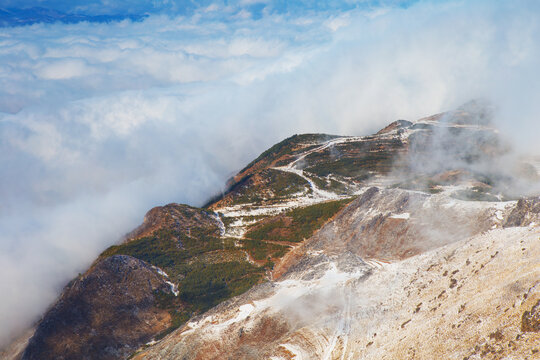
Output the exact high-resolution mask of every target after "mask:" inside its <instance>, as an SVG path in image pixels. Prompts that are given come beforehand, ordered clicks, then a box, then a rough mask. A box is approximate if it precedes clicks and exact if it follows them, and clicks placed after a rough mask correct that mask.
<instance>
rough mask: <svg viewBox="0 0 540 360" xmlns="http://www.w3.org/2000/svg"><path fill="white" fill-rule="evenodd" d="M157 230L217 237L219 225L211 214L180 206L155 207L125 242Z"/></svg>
mask: <svg viewBox="0 0 540 360" xmlns="http://www.w3.org/2000/svg"><path fill="white" fill-rule="evenodd" d="M159 229H168V230H174V231H178V232H184V233H189V232H190V229H197V231H198V232H204V233H205V234H206V235H216V236H219V234H220V229H219V224H218V222H216V219H215V217H214V216H212V213H211V212H208V211H205V210H202V209H198V208H194V207H191V206H188V205H182V204H168V205H165V206H157V207H155V208H153V209H151V210H150V211H148V212H147V213H146V215H145V216H144V221H143V223H142V225H141V226H139V227H138V228H137V229H135V230H133V231H132V232H131V233H129V234H128V235H127V236H126V238H127V239H126V240H127V241H130V240H133V239H137V238H141V237H144V236H150V235H151V234H152V233H153V232H154V231H156V230H159Z"/></svg>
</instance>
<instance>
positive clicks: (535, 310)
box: [521, 300, 540, 332]
mask: <svg viewBox="0 0 540 360" xmlns="http://www.w3.org/2000/svg"><path fill="white" fill-rule="evenodd" d="M521 331H523V332H529V331H533V332H540V300H538V302H537V303H536V305H534V306H533V307H532V309H531V310H530V311H525V312H524V313H523V317H522V318H521Z"/></svg>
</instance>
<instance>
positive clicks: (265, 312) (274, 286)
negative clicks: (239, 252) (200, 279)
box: [136, 198, 540, 359]
mask: <svg viewBox="0 0 540 360" xmlns="http://www.w3.org/2000/svg"><path fill="white" fill-rule="evenodd" d="M359 199H361V198H359ZM380 201H381V203H380V204H379V205H382V207H383V208H384V211H387V210H389V209H388V207H389V206H391V205H389V204H388V202H387V201H386V199H384V198H381V200H380ZM362 205H363V202H362V201H357V202H356V204H355V203H353V204H351V205H349V208H347V209H346V210H345V211H344V212H342V213H341V214H340V217H342V218H343V217H348V215H347V214H346V213H347V212H351V213H352V214H353V215H351V217H354V213H355V212H358V211H361V208H362ZM446 205H448V207H449V208H450V209H451V210H452V212H454V214H455V216H456V217H459V216H458V215H456V214H462V215H463V218H462V219H461V220H462V222H461V223H460V222H459V221H456V220H459V219H452V224H453V225H454V226H462V224H464V223H467V222H469V221H470V218H471V217H472V216H473V214H472V211H476V212H477V214H479V215H482V214H485V213H489V212H493V213H494V218H493V219H492V223H493V224H490V223H489V222H487V223H486V224H485V226H486V227H487V229H485V228H484V229H482V228H481V227H479V228H478V229H477V230H476V231H475V232H474V233H472V234H471V235H470V236H464V237H462V238H461V239H459V240H456V239H457V238H456V237H449V238H447V239H444V241H446V242H447V243H448V242H450V243H449V244H447V245H444V246H440V247H437V248H434V249H431V250H427V251H422V252H420V253H419V254H417V255H412V256H410V257H407V258H406V259H404V260H399V259H396V258H394V259H392V260H389V259H388V258H385V259H384V260H382V259H380V258H378V257H377V254H376V253H372V254H371V255H372V256H371V257H370V258H369V259H367V258H365V257H362V256H361V255H362V253H363V249H362V247H361V246H356V247H355V246H352V247H349V248H347V247H346V246H343V243H344V241H343V239H344V238H345V239H349V242H348V243H347V244H348V245H352V244H354V243H355V242H362V241H363V240H364V239H365V238H364V237H359V238H357V239H354V235H352V238H351V236H348V235H347V234H343V233H341V231H340V230H339V229H341V228H342V226H343V225H342V223H341V222H342V221H345V219H339V218H338V219H336V220H335V221H334V222H332V223H329V224H327V225H326V226H325V227H324V228H323V229H322V230H321V231H319V233H318V234H317V235H316V236H314V237H313V238H312V239H310V240H309V241H308V242H306V243H305V244H304V245H303V246H302V248H303V249H302V256H296V257H295V259H296V261H295V262H293V264H291V265H290V268H289V270H288V271H287V272H286V273H285V274H284V275H283V276H282V278H281V279H280V280H279V281H276V282H273V283H267V284H263V285H261V286H259V287H258V288H255V289H252V290H251V291H249V292H248V293H246V294H244V295H242V296H240V297H239V298H236V299H234V300H233V301H231V302H230V303H228V304H224V305H222V306H220V307H218V308H215V309H213V310H212V311H210V312H209V313H208V314H205V316H202V317H201V318H199V319H196V320H193V321H191V322H190V323H188V324H187V325H186V326H185V327H184V328H182V329H179V330H177V331H176V332H175V333H173V334H172V335H170V336H169V337H167V338H166V339H164V340H163V341H162V342H161V343H159V344H157V345H155V346H154V347H152V348H151V349H149V350H147V351H146V352H143V353H141V354H139V355H138V356H137V357H136V358H137V359H177V358H183V359H224V358H230V359H258V358H261V359H262V358H270V359H465V358H466V359H503V358H506V359H534V358H538V355H537V354H536V352H537V351H539V350H540V333H539V332H538V330H534V329H535V326H538V317H539V316H540V314H539V313H538V312H539V309H538V308H539V307H540V306H537V307H536V308H534V306H535V305H536V304H537V303H538V301H540V229H538V227H536V225H534V224H533V226H527V227H508V228H503V227H502V225H500V224H501V222H504V220H505V218H506V217H507V216H508V215H507V214H509V213H511V212H512V209H511V208H508V209H506V210H503V214H504V215H503V216H499V217H497V211H499V210H497V209H498V208H501V207H502V206H501V205H499V204H497V203H495V204H484V206H477V207H476V209H475V210H471V206H470V204H469V203H468V202H465V201H463V202H462V203H461V202H460V201H452V202H451V203H447V204H446ZM508 205H510V204H508ZM374 206H375V209H376V206H377V203H371V204H370V207H371V208H372V209H374ZM514 206H515V203H514ZM354 207H356V208H355V209H351V208H354ZM443 207H444V206H443ZM420 208H422V209H423V208H424V205H422V206H420ZM374 211H376V210H374ZM499 215H500V214H499ZM529 215H530V214H529ZM537 215H538V214H536V216H537ZM390 216H392V215H390ZM414 216H415V215H412V216H411V217H410V219H402V221H403V222H410V221H412V220H411V219H413V218H414ZM363 221H364V224H365V223H370V222H371V221H372V218H370V217H364V220H363ZM361 224H362V220H360V221H359V223H358V224H355V225H356V226H355V227H354V228H359V226H361ZM490 225H491V226H490ZM493 225H495V226H494V228H493V229H491V227H493ZM458 234H459V232H458ZM391 238H393V239H396V240H398V239H399V238H395V237H394V236H392V237H391ZM334 240H337V241H335V242H334ZM367 241H368V242H370V241H371V240H367ZM345 242H346V241H345ZM333 245H335V246H333ZM401 245H402V244H400V243H399V241H396V242H394V243H393V244H389V245H388V246H385V247H382V248H381V250H380V253H382V254H384V255H387V253H388V250H390V249H392V247H394V248H395V247H398V248H400V247H401ZM431 247H432V246H428V248H431ZM355 249H356V250H355ZM533 308H534V309H535V310H532V309H533ZM527 311H529V312H531V311H532V313H533V315H532V316H530V318H531V319H533V318H534V319H535V320H531V321H530V322H531V323H533V322H534V323H535V324H536V325H526V326H525V325H523V324H525V323H527V322H526V321H525V323H524V320H523V319H524V316H525V315H524V314H525V313H526V312H527ZM527 324H528V323H527Z"/></svg>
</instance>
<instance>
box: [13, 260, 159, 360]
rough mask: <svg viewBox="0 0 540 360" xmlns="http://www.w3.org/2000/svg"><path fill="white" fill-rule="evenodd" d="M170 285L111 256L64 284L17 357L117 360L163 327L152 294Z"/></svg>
mask: <svg viewBox="0 0 540 360" xmlns="http://www.w3.org/2000/svg"><path fill="white" fill-rule="evenodd" d="M169 291H170V287H169V285H168V284H166V283H165V282H164V280H163V278H162V277H161V276H160V275H159V274H157V272H156V271H155V269H153V268H152V267H151V266H149V265H148V264H146V263H145V262H143V261H141V260H138V259H135V258H132V257H130V256H123V255H117V256H111V257H109V258H107V259H104V260H102V261H100V262H99V263H97V264H96V265H94V266H93V267H92V268H91V269H90V270H89V271H88V272H87V273H86V274H85V275H83V276H82V277H80V278H78V279H76V280H74V281H73V282H72V283H71V284H70V285H68V286H67V288H66V290H65V291H64V293H63V295H62V297H61V298H60V299H59V300H58V302H57V303H56V304H55V305H54V306H53V307H52V308H51V309H50V310H49V311H48V312H47V313H46V314H45V315H44V317H43V319H42V320H41V322H40V323H39V325H38V327H37V330H36V332H35V334H34V336H33V337H32V338H31V339H30V342H29V345H28V347H27V348H26V350H25V352H24V355H23V359H28V360H30V359H35V360H43V359H65V360H68V359H73V360H75V359H77V360H78V359H118V358H122V357H125V356H127V355H129V354H130V353H132V352H133V351H135V350H136V349H137V348H138V347H139V346H140V344H142V343H145V342H147V341H149V340H150V339H151V338H152V337H153V335H154V334H156V333H157V332H159V331H162V330H164V329H166V328H167V327H168V323H169V320H170V316H169V314H168V313H167V312H166V311H164V310H161V309H159V308H158V307H157V304H156V295H157V294H158V293H159V292H169Z"/></svg>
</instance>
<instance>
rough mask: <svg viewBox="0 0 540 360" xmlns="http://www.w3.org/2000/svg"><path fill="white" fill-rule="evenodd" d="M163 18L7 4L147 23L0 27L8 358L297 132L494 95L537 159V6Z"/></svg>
mask: <svg viewBox="0 0 540 360" xmlns="http://www.w3.org/2000/svg"><path fill="white" fill-rule="evenodd" d="M103 3H105V4H108V5H105V6H103ZM148 3H149V2H146V1H134V2H119V1H112V0H111V1H41V2H40V1H24V0H23V1H20V0H17V1H15V0H3V1H2V6H1V8H14V7H15V8H19V9H22V8H26V7H34V6H39V7H44V8H49V9H54V10H57V11H60V12H66V13H72V14H74V13H78V14H83V15H85V16H96V15H102V14H108V15H111V14H114V15H120V17H121V18H122V17H126V16H127V15H130V16H131V15H140V14H146V15H147V16H145V17H144V18H142V19H139V20H137V21H132V20H131V19H130V18H129V17H127V18H125V19H123V20H120V19H117V20H118V21H116V20H115V21H105V22H104V21H101V20H103V19H101V20H100V21H82V22H77V23H62V22H56V23H48V22H34V23H33V24H32V25H26V26H12V27H2V28H0V168H2V169H3V170H2V172H1V175H0V199H2V201H1V202H0V228H1V229H2V231H1V232H0V267H1V268H2V271H1V272H0V283H1V284H3V285H4V286H5V287H7V288H9V289H10V292H9V293H8V294H4V296H3V297H2V300H0V324H2V327H0V344H2V343H5V342H7V341H8V340H9V339H10V337H11V336H13V335H15V334H17V332H18V331H20V330H21V329H23V328H24V327H25V326H28V325H29V324H30V323H31V322H32V321H33V320H35V319H36V318H37V317H39V315H40V314H41V312H42V311H43V310H44V309H45V308H46V307H47V305H48V304H49V303H50V302H52V301H53V300H54V299H55V298H56V296H57V295H58V292H59V291H60V289H61V288H62V286H63V285H64V284H65V283H66V282H67V281H69V279H71V278H72V277H73V276H75V275H76V274H77V273H78V272H82V271H84V269H85V268H86V267H87V266H88V265H89V264H90V263H91V261H92V260H93V259H94V258H95V256H96V255H97V254H99V253H100V252H101V251H102V250H103V249H105V248H106V247H108V246H109V245H111V244H113V243H115V242H116V241H117V240H118V239H119V238H120V237H121V236H122V235H123V234H124V233H126V232H127V231H129V230H131V229H132V228H134V227H135V226H137V225H138V224H139V223H140V222H141V221H142V218H143V216H144V213H145V212H146V211H147V210H149V209H150V208H151V207H153V206H156V205H162V204H165V203H169V202H180V203H188V204H192V205H200V204H202V203H204V201H205V200H206V199H207V198H208V197H210V196H211V195H213V194H215V193H217V192H219V191H221V190H222V189H223V184H224V183H225V181H226V180H227V178H228V177H229V176H231V175H232V174H233V173H234V172H235V171H236V170H238V169H240V168H242V167H243V166H244V165H245V164H246V163H248V162H249V161H251V160H252V159H253V158H255V157H256V156H257V155H258V154H259V153H260V152H262V151H264V150H265V149H266V148H267V147H269V146H271V145H272V144H274V143H276V142H277V141H280V140H281V139H283V138H285V137H287V136H290V135H292V134H294V133H306V132H325V133H333V134H350V135H363V134H369V133H371V132H374V131H376V130H378V129H380V128H382V127H383V126H385V125H386V124H388V123H389V122H391V121H393V120H396V119H399V118H405V119H410V120H414V119H418V118H420V117H422V116H425V115H430V114H434V113H437V112H440V111H444V110H447V109H451V108H454V107H457V106H459V105H460V104H462V103H464V102H466V101H468V100H470V99H472V98H479V97H480V98H487V99H489V100H491V101H492V102H493V103H494V104H495V105H496V108H497V122H498V125H499V126H500V127H501V129H502V132H503V133H504V134H506V135H507V136H509V137H510V138H511V139H514V140H516V139H517V141H515V144H516V146H517V147H518V148H519V150H521V151H525V152H529V153H530V152H532V151H538V150H539V149H538V147H537V140H536V137H537V134H538V133H539V132H540V129H539V128H538V126H539V122H538V120H537V114H538V113H540V109H538V107H539V105H538V104H540V99H539V96H540V89H539V87H540V79H539V75H538V70H537V69H539V68H540V64H539V62H540V60H539V59H540V44H539V43H538V39H539V38H540V36H539V34H540V23H539V14H540V4H539V3H538V2H537V1H532V0H531V1H526V0H521V1H512V2H505V1H457V0H456V1H416V2H411V1H405V2H403V1H368V2H366V1H357V2H346V1H342V2H326V1H324V2H323V1H320V2H308V1H305V2H289V1H271V2H254V1H243V2H197V4H198V5H197V6H195V5H193V4H194V3H195V2H193V3H192V2H187V1H184V2H181V1H176V2H175V1H161V2H159V1H155V2H151V4H155V5H153V6H152V7H148V5H147V4H148ZM186 9H188V10H189V11H187V10H186ZM86 20H88V19H86ZM90 20H92V19H90ZM111 219H114V221H111Z"/></svg>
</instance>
